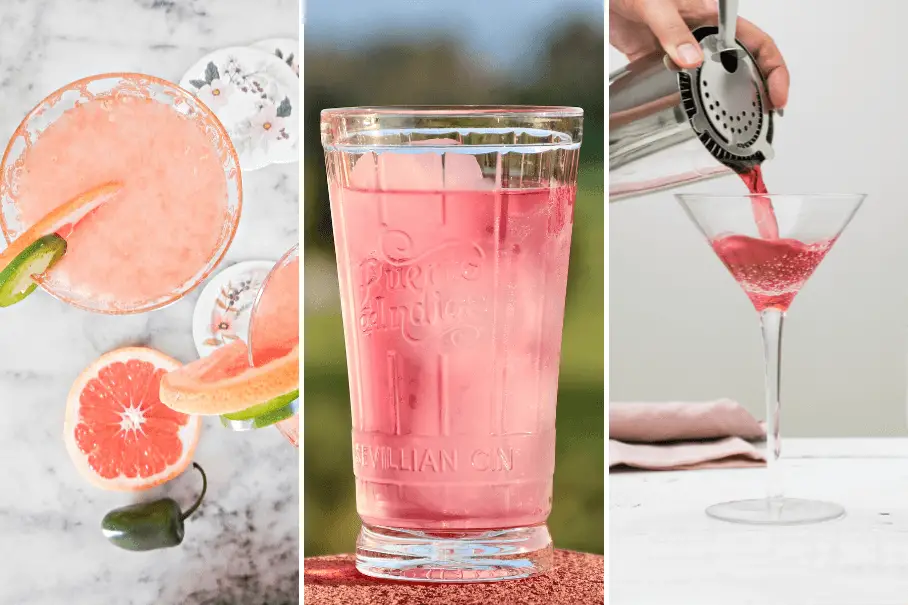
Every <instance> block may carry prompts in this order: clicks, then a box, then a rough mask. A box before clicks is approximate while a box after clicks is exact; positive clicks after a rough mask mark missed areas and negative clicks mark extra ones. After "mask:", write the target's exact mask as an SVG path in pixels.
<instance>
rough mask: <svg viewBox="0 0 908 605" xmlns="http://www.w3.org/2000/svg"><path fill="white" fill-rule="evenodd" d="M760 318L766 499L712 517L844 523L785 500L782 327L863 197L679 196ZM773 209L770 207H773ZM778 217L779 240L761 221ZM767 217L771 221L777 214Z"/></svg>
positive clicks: (810, 503)
mask: <svg viewBox="0 0 908 605" xmlns="http://www.w3.org/2000/svg"><path fill="white" fill-rule="evenodd" d="M676 197H677V198H678V200H679V201H680V202H681V205H682V206H683V208H684V210H685V211H686V212H687V214H688V216H690V218H691V219H692V220H693V221H694V223H695V224H696V225H697V227H699V229H700V231H701V232H702V233H703V235H705V236H706V239H707V241H708V242H709V243H710V245H711V246H712V248H713V251H714V252H716V254H717V255H718V256H719V258H720V260H721V261H722V262H723V264H724V265H725V266H726V268H727V269H728V270H729V271H730V272H731V274H732V276H733V277H734V278H735V280H737V282H738V284H739V285H740V286H741V287H742V288H743V289H744V292H745V293H746V294H747V296H748V298H749V299H750V301H751V303H752V304H753V305H754V307H755V308H756V310H757V312H758V313H759V314H760V323H761V325H762V330H763V342H764V348H765V360H766V443H765V452H766V465H767V469H766V470H767V492H766V497H765V498H762V499H755V500H739V501H734V502H724V503H722V504H715V505H713V506H711V507H709V508H708V509H707V510H706V513H707V514H708V515H710V516H711V517H715V518H717V519H722V520H724V521H732V522H736V523H750V524H760V525H795V524H802V523H814V522H819V521H826V520H830V519H835V518H838V517H840V516H842V515H844V514H845V510H844V509H843V508H842V507H841V506H839V505H838V504H833V503H830V502H818V501H814V500H803V499H799V498H787V497H783V495H782V492H783V489H782V481H781V477H780V475H779V469H778V462H779V455H780V453H781V441H780V431H779V420H780V412H781V405H780V401H779V370H780V351H781V339H782V322H783V320H784V318H785V314H786V312H787V311H788V307H789V306H790V305H791V302H792V300H793V299H794V297H795V295H797V293H798V292H799V291H800V289H801V287H802V286H803V285H804V283H805V282H806V281H807V279H808V278H809V277H810V276H811V274H812V273H813V271H814V269H816V267H817V265H818V264H819V263H820V261H822V260H823V258H824V257H825V256H826V254H827V253H828V252H829V250H830V249H831V247H832V245H833V244H834V243H835V242H836V240H837V239H838V237H839V235H840V234H841V233H842V230H843V229H844V228H845V226H846V225H847V224H848V223H849V222H850V221H851V218H852V217H853V216H854V214H855V212H857V209H858V208H859V207H860V205H861V203H862V202H863V201H864V197H865V196H864V195H861V194H841V195H838V194H831V195H821V194H811V195H766V194H752V195H726V196H723V195H696V194H689V195H688V194H682V195H678V196H676ZM769 204H771V207H770V206H769ZM770 209H771V211H773V212H774V214H775V219H776V222H777V225H778V236H777V237H774V238H772V239H768V238H764V237H762V236H761V234H760V233H759V229H758V221H757V220H755V219H758V218H761V217H762V218H761V220H765V217H766V216H767V211H768V210H770ZM768 216H770V217H771V216H772V212H770V213H769V215H768Z"/></svg>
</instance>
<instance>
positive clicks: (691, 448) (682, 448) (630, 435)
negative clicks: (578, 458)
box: [609, 399, 766, 470]
mask: <svg viewBox="0 0 908 605" xmlns="http://www.w3.org/2000/svg"><path fill="white" fill-rule="evenodd" d="M765 435H766V431H765V429H764V427H763V425H762V424H761V423H759V422H757V420H756V419H755V418H754V417H753V416H751V415H750V413H749V412H748V411H747V410H745V409H744V408H743V407H742V406H741V404H739V403H738V402H736V401H731V400H730V399H718V400H716V401H707V402H698V403H690V402H671V403H610V404H609V467H610V468H611V467H615V466H630V467H634V468H640V469H647V470H681V469H694V468H697V469H701V468H734V467H752V466H762V465H763V464H764V463H765V460H764V458H763V454H762V453H761V452H760V450H759V449H757V447H756V446H755V445H754V444H753V443H751V442H750V440H762V439H763V438H764V437H765Z"/></svg>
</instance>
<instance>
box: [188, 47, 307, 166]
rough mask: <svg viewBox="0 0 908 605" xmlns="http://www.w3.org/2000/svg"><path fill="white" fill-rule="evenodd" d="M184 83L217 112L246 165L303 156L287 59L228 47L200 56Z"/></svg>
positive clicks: (294, 87) (293, 80)
mask: <svg viewBox="0 0 908 605" xmlns="http://www.w3.org/2000/svg"><path fill="white" fill-rule="evenodd" d="M180 86H182V87H183V88H184V89H186V90H188V91H189V92H191V93H193V94H194V95H195V96H196V97H198V99H199V100H200V101H202V103H204V104H205V105H207V106H208V107H209V108H210V109H211V110H212V111H213V112H214V113H215V115H216V116H217V117H218V119H219V120H220V121H221V123H222V124H223V125H224V128H226V129H227V132H228V134H229V135H230V139H231V141H232V142H233V146H234V147H236V150H237V153H238V154H239V156H240V166H241V167H242V168H243V169H244V170H258V169H259V168H264V167H265V166H268V165H269V164H275V163H278V164H283V163H288V162H296V161H299V110H300V107H299V105H300V103H299V78H298V77H296V76H295V75H294V73H293V69H291V68H290V67H289V66H288V65H287V63H285V62H284V59H281V58H278V57H277V56H276V55H274V54H271V52H265V51H263V50H258V49H254V48H242V47H232V48H224V49H221V50H218V51H215V52H213V53H211V54H209V55H206V56H205V57H202V58H201V59H200V60H199V61H198V62H197V63H196V64H195V65H193V66H192V67H191V68H190V69H189V71H187V72H186V74H185V75H184V76H183V78H182V79H181V80H180Z"/></svg>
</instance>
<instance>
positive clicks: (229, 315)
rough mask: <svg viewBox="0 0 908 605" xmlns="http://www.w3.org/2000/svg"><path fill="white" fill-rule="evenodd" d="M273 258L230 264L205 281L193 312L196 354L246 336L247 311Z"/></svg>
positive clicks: (207, 352) (212, 349)
mask: <svg viewBox="0 0 908 605" xmlns="http://www.w3.org/2000/svg"><path fill="white" fill-rule="evenodd" d="M272 267H274V262H273V261H246V262H242V263H237V264H235V265H231V266H230V267H228V268H226V269H224V270H223V271H221V272H220V273H218V274H217V275H215V276H214V277H212V278H211V281H209V282H208V284H206V285H205V289H204V290H202V294H201V295H200V296H199V300H198V302H196V304H195V311H194V312H193V315H192V339H193V340H194V341H195V348H196V350H197V351H198V352H199V357H207V356H208V355H211V353H213V352H214V350H215V349H217V348H218V347H221V346H224V345H225V344H229V343H231V342H233V341H234V340H237V339H243V340H245V339H246V335H247V333H248V332H249V313H250V311H251V310H252V303H253V302H255V295H256V294H257V293H258V291H259V290H260V289H261V287H262V282H264V281H265V278H266V277H268V273H269V272H270V271H271V269H272Z"/></svg>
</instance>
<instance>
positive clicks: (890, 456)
mask: <svg viewBox="0 0 908 605" xmlns="http://www.w3.org/2000/svg"><path fill="white" fill-rule="evenodd" d="M783 448H784V452H783V463H782V468H783V474H784V476H785V482H786V483H785V484H786V494H787V495H790V496H797V497H803V498H815V499H824V500H830V501H833V502H837V503H839V504H841V505H843V506H844V507H845V509H846V511H847V515H846V516H845V517H844V518H843V519H839V520H837V521H832V522H828V523H822V524H816V525H806V526H798V527H753V526H744V525H735V524H731V523H725V522H722V521H717V520H714V519H711V518H709V517H707V516H706V514H705V513H704V509H705V508H706V507H707V506H709V505H710V504H715V503H717V502H723V501H727V500H737V499H742V498H753V497H761V496H762V495H763V493H762V486H763V478H764V475H763V471H762V469H727V470H724V469H723V470H704V471H679V472H659V473H657V472H618V473H613V474H612V475H611V476H610V479H609V486H610V494H609V498H610V507H609V510H610V518H609V532H610V536H609V539H610V570H609V576H610V577H608V578H607V585H608V586H609V591H610V599H611V600H610V603H611V604H612V605H714V604H715V605H732V604H734V605H750V604H753V605H890V604H891V605H904V604H905V603H908V439H901V438H898V439H895V438H892V439H801V440H797V439H790V440H788V441H783Z"/></svg>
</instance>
